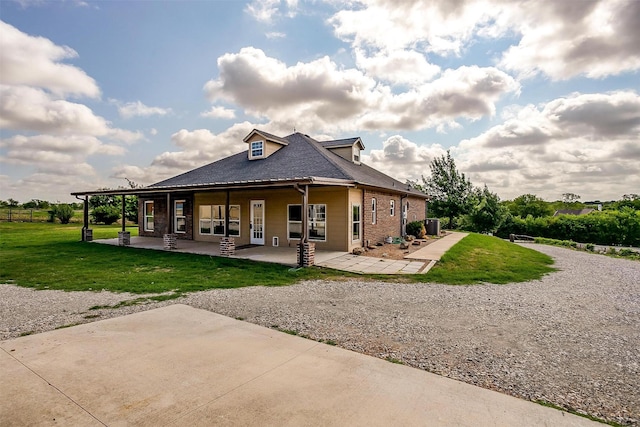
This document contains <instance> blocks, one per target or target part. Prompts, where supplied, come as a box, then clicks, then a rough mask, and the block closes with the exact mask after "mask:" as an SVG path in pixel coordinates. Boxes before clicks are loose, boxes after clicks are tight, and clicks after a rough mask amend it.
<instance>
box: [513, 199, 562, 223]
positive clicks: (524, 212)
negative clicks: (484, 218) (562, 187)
mask: <svg viewBox="0 0 640 427" xmlns="http://www.w3.org/2000/svg"><path fill="white" fill-rule="evenodd" d="M507 206H508V207H509V212H511V215H513V216H519V217H520V218H526V217H527V216H528V215H531V216H532V217H534V218H540V217H543V216H550V215H553V211H554V210H553V208H552V207H551V206H550V205H549V204H548V203H547V202H545V201H544V200H542V199H541V198H539V197H538V196H536V195H534V194H523V195H522V196H518V197H516V198H515V199H513V201H512V202H510V203H508V205H507Z"/></svg>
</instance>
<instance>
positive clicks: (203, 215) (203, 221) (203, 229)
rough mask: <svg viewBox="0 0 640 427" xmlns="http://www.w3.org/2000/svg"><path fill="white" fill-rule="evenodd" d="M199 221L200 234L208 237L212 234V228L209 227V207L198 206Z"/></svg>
mask: <svg viewBox="0 0 640 427" xmlns="http://www.w3.org/2000/svg"><path fill="white" fill-rule="evenodd" d="M198 211H199V213H200V214H199V215H198V218H199V221H200V234H205V235H210V234H213V227H212V226H211V205H200V207H199V208H198Z"/></svg>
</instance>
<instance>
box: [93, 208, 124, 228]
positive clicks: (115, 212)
mask: <svg viewBox="0 0 640 427" xmlns="http://www.w3.org/2000/svg"><path fill="white" fill-rule="evenodd" d="M91 218H93V222H94V223H103V224H106V225H110V224H113V223H114V222H116V221H117V220H119V219H120V209H118V208H117V207H116V206H106V205H105V206H98V207H96V208H93V210H92V211H91Z"/></svg>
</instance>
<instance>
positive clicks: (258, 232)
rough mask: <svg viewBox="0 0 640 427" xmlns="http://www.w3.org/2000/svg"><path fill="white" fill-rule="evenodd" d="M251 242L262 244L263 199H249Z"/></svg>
mask: <svg viewBox="0 0 640 427" xmlns="http://www.w3.org/2000/svg"><path fill="white" fill-rule="evenodd" d="M249 227H251V244H252V245H264V200H252V201H251V224H249Z"/></svg>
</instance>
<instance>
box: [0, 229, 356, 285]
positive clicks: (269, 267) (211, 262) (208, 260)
mask: <svg viewBox="0 0 640 427" xmlns="http://www.w3.org/2000/svg"><path fill="white" fill-rule="evenodd" d="M80 230H81V227H79V226H78V225H74V224H69V225H61V224H51V223H6V222H3V223H0V256H1V258H2V262H1V263H0V283H1V282H4V283H14V284H17V285H20V286H27V287H33V288H37V289H61V290H67V291H76V290H102V289H105V290H109V291H114V292H121V291H126V292H133V293H161V292H167V291H174V292H177V293H181V292H193V291H200V290H204V289H211V288H237V287H243V286H254V285H263V286H281V285H290V284H293V283H296V282H298V281H300V280H304V279H319V278H331V277H342V276H344V275H347V274H342V273H339V272H336V271H333V270H324V269H319V268H311V269H302V270H299V271H289V268H288V267H286V266H282V265H278V264H268V263H260V262H253V261H248V260H238V259H228V258H221V257H210V256H204V255H193V254H183V253H175V252H173V253H172V252H163V251H154V250H147V249H135V248H123V247H118V246H110V245H101V244H97V243H88V242H80V241H79V240H80V236H81V231H80ZM119 230H120V226H96V225H94V226H93V236H94V239H103V238H109V237H117V235H118V231H119ZM128 230H129V231H131V234H132V236H133V235H137V228H135V227H129V228H128Z"/></svg>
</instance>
